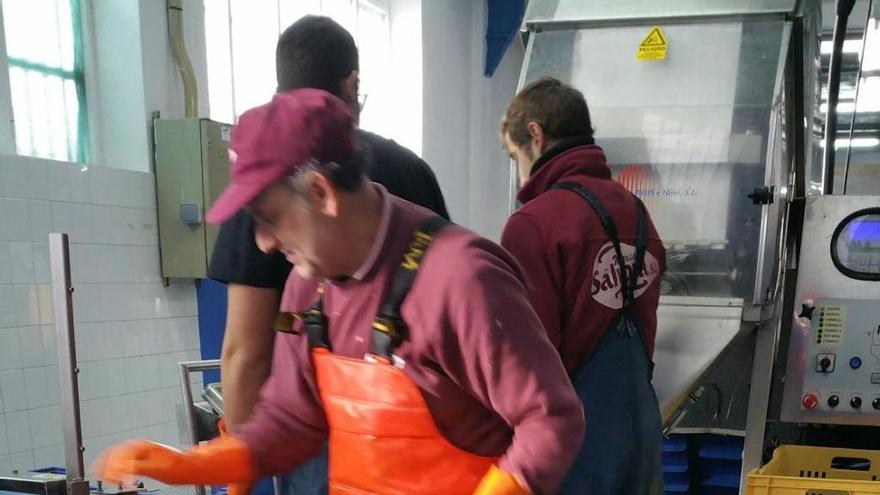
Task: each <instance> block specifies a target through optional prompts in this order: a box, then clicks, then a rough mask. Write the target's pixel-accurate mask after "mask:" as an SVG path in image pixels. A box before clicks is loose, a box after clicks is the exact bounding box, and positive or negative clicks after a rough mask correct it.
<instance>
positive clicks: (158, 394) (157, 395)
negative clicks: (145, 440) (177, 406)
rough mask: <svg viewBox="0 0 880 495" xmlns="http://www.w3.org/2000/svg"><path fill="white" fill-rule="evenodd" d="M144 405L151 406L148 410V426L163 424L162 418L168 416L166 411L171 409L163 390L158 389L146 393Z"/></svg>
mask: <svg viewBox="0 0 880 495" xmlns="http://www.w3.org/2000/svg"><path fill="white" fill-rule="evenodd" d="M144 403H145V404H149V405H150V407H148V408H146V409H147V411H146V413H147V425H158V424H161V423H162V418H163V417H165V416H167V414H166V413H165V412H164V409H165V408H167V407H170V405H169V404H168V403H167V402H165V396H164V392H163V391H162V390H161V389H156V390H151V391H149V392H147V393H145V394H144ZM151 438H152V437H151Z"/></svg>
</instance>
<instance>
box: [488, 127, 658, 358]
mask: <svg viewBox="0 0 880 495" xmlns="http://www.w3.org/2000/svg"><path fill="white" fill-rule="evenodd" d="M582 142H583V141H580V143H582ZM580 143H579V142H578V140H568V141H564V142H563V143H560V145H559V146H556V147H554V148H552V149H551V150H548V152H547V153H545V154H544V155H543V156H542V157H541V158H540V159H539V161H538V162H536V163H535V167H533V169H532V176H531V178H530V179H529V180H528V182H526V183H525V185H524V186H523V187H522V189H521V190H520V191H519V195H518V199H519V201H520V202H521V203H523V206H522V208H520V209H519V210H517V211H516V212H515V213H514V214H513V215H512V216H511V217H510V219H509V220H508V221H507V225H505V227H504V233H503V234H502V237H501V245H502V246H504V247H505V248H506V249H507V250H508V251H510V252H511V254H513V255H514V257H515V258H516V259H517V260H518V261H519V262H520V264H521V265H522V267H523V269H524V270H525V272H526V274H527V276H528V279H529V281H530V282H531V285H532V287H533V292H532V304H533V306H534V308H535V310H536V311H537V312H538V316H539V317H540V318H541V321H542V322H543V323H544V327H545V328H546V329H547V334H548V335H549V336H550V340H551V341H552V342H553V344H554V345H555V346H556V347H557V348H558V349H559V353H560V355H561V356H562V362H563V364H564V365H565V368H566V370H567V371H568V372H569V373H571V372H573V371H574V370H575V369H576V368H577V367H578V366H579V365H580V364H582V363H583V362H584V361H585V360H586V359H587V358H588V357H590V355H592V353H593V351H594V350H595V349H596V347H597V346H598V345H599V343H600V342H601V339H602V336H603V335H604V334H605V329H606V328H607V327H608V325H609V323H610V322H611V319H612V317H614V315H615V313H616V312H617V310H618V309H619V308H620V307H621V306H622V303H623V297H622V294H621V281H620V276H619V273H620V272H619V268H618V264H617V261H616V258H617V256H616V255H615V253H614V249H613V248H612V245H611V241H610V240H609V238H608V236H607V235H606V234H605V231H604V230H603V228H602V224H601V222H600V221H599V217H598V216H597V215H596V213H595V212H594V211H593V209H592V208H591V207H590V205H589V204H587V202H586V201H584V199H583V198H581V197H580V196H579V195H577V194H575V193H574V192H571V191H566V190H558V189H554V190H550V187H551V186H553V185H554V184H556V183H557V182H561V181H571V182H577V183H579V184H581V185H583V186H586V187H587V189H589V190H590V191H592V192H593V193H594V194H595V195H596V196H597V197H598V198H599V200H600V201H601V202H602V203H603V204H604V205H605V207H606V208H607V209H608V212H609V213H610V214H611V217H612V218H613V220H614V222H615V224H616V225H617V232H618V236H619V237H620V242H621V251H622V252H623V256H624V258H626V263H627V264H628V265H630V266H632V265H633V263H634V260H635V237H636V203H635V201H634V199H633V196H632V193H630V192H629V191H628V190H626V189H625V188H624V187H623V186H622V185H620V184H619V183H617V182H616V181H614V180H613V179H612V178H611V170H610V169H609V168H608V165H606V163H605V154H604V153H602V149H601V148H599V147H598V146H595V145H591V144H580ZM648 225H649V232H648V247H647V252H646V253H645V264H644V268H643V270H642V273H641V274H640V276H639V280H638V285H637V288H636V292H635V295H636V303H635V309H636V311H637V314H638V316H639V320H640V321H641V323H642V325H643V328H644V330H645V334H646V336H647V345H648V351H649V353H650V354H653V350H654V335H655V333H656V331H657V304H658V300H659V298H660V278H661V276H662V274H663V271H664V270H665V267H666V252H665V250H664V248H663V244H662V243H661V242H660V238H659V236H658V235H657V230H656V229H655V228H654V224H653V222H651V221H650V219H649V222H648Z"/></svg>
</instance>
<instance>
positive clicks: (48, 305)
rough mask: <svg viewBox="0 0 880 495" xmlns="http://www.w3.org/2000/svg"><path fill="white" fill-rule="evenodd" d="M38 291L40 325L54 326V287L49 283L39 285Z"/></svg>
mask: <svg viewBox="0 0 880 495" xmlns="http://www.w3.org/2000/svg"><path fill="white" fill-rule="evenodd" d="M36 291H37V308H38V310H39V320H38V321H39V322H40V325H52V324H54V323H55V307H54V306H53V305H52V301H53V299H52V286H51V285H50V284H48V283H43V284H39V285H37V286H36Z"/></svg>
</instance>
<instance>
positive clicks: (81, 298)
mask: <svg viewBox="0 0 880 495" xmlns="http://www.w3.org/2000/svg"><path fill="white" fill-rule="evenodd" d="M102 313H103V311H102V306H101V287H100V286H99V285H98V284H85V283H81V284H76V285H75V286H74V291H73V321H75V322H97V321H102V320H104V319H105V318H104V317H103V316H102Z"/></svg>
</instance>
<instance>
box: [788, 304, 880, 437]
mask: <svg viewBox="0 0 880 495" xmlns="http://www.w3.org/2000/svg"><path fill="white" fill-rule="evenodd" d="M801 314H802V318H805V319H807V320H808V321H809V336H808V337H809V341H808V342H809V347H808V349H807V353H806V356H805V358H806V360H807V362H806V366H804V380H803V394H802V396H801V397H802V399H801V409H802V410H804V411H813V412H817V413H818V412H834V413H845V414H873V415H876V417H877V421H878V422H880V303H878V302H877V301H868V300H858V299H830V298H828V299H816V300H815V301H813V302H812V304H809V303H807V304H805V308H804V311H803V312H802V313H801Z"/></svg>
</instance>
